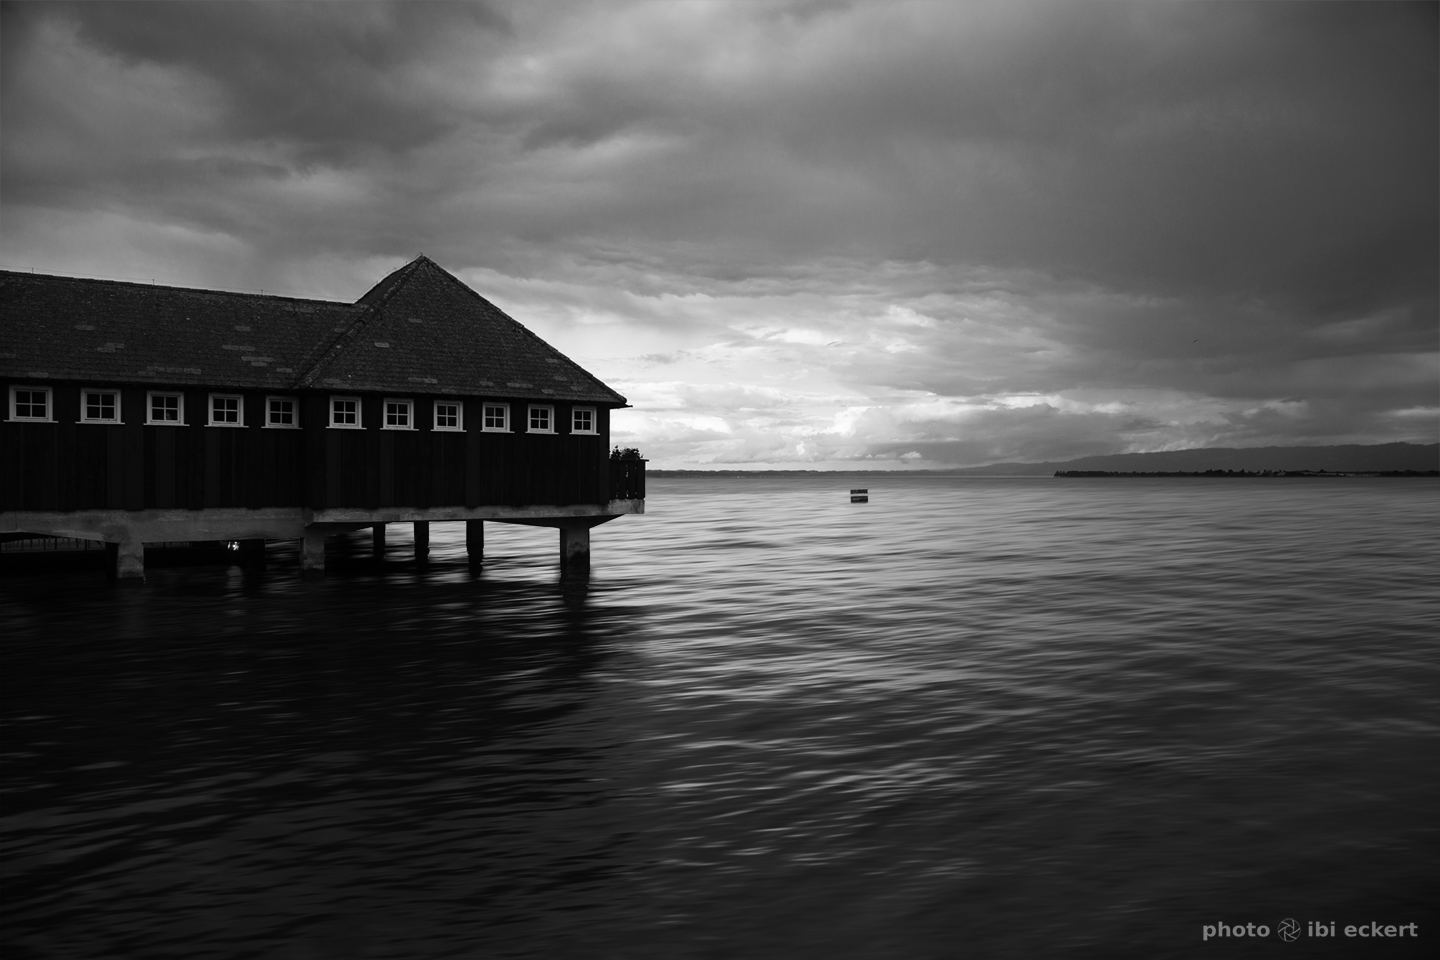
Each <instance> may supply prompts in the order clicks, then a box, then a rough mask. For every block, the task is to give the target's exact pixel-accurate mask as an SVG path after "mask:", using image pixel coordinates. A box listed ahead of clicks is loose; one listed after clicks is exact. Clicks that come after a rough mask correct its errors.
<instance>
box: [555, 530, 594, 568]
mask: <svg viewBox="0 0 1440 960" xmlns="http://www.w3.org/2000/svg"><path fill="white" fill-rule="evenodd" d="M560 563H561V564H562V565H563V566H567V567H588V566H590V528H589V527H561V528H560Z"/></svg>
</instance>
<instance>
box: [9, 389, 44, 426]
mask: <svg viewBox="0 0 1440 960" xmlns="http://www.w3.org/2000/svg"><path fill="white" fill-rule="evenodd" d="M48 400H49V397H48V395H47V394H46V392H45V391H44V390H16V391H15V416H16V417H27V418H30V419H34V420H44V419H46V418H47V417H48V416H49V414H48V413H47V412H46V411H47V408H48V406H49V404H48V403H47V401H48Z"/></svg>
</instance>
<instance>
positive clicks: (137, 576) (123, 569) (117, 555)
mask: <svg viewBox="0 0 1440 960" xmlns="http://www.w3.org/2000/svg"><path fill="white" fill-rule="evenodd" d="M105 546H106V549H107V551H108V552H109V553H110V557H111V559H112V560H113V561H114V563H113V564H112V566H111V567H110V576H111V578H112V579H113V580H114V581H115V582H116V583H120V584H131V583H144V582H145V544H143V543H141V542H140V541H139V540H125V541H122V542H120V543H107V544H106V545H105Z"/></svg>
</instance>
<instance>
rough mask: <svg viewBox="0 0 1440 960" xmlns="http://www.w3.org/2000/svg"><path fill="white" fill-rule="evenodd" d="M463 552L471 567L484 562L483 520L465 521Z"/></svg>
mask: <svg viewBox="0 0 1440 960" xmlns="http://www.w3.org/2000/svg"><path fill="white" fill-rule="evenodd" d="M465 554H466V556H468V557H469V559H470V565H471V566H472V567H478V566H480V565H482V564H483V563H484V562H485V521H484V520H466V521H465Z"/></svg>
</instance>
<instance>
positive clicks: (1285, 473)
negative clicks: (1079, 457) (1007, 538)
mask: <svg viewBox="0 0 1440 960" xmlns="http://www.w3.org/2000/svg"><path fill="white" fill-rule="evenodd" d="M1055 476H1057V477H1064V478H1073V477H1440V470H1056V471H1055Z"/></svg>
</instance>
